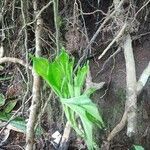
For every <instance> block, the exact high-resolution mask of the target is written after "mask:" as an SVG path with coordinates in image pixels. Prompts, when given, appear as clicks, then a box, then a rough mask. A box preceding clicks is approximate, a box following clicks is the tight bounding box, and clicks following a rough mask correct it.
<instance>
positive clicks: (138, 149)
mask: <svg viewBox="0 0 150 150" xmlns="http://www.w3.org/2000/svg"><path fill="white" fill-rule="evenodd" d="M134 149H135V150H144V148H143V147H142V146H140V145H134Z"/></svg>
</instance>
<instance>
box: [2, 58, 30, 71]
mask: <svg viewBox="0 0 150 150" xmlns="http://www.w3.org/2000/svg"><path fill="white" fill-rule="evenodd" d="M7 62H12V63H17V64H20V65H22V66H24V67H28V68H29V69H30V70H32V67H31V66H29V65H28V64H26V63H25V62H24V61H23V60H21V59H18V58H14V57H2V58H0V64H2V63H7Z"/></svg>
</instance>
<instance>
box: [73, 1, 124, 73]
mask: <svg viewBox="0 0 150 150" xmlns="http://www.w3.org/2000/svg"><path fill="white" fill-rule="evenodd" d="M124 1H125V0H121V2H120V3H119V5H118V7H117V8H116V9H115V10H114V11H113V12H112V13H111V14H108V15H107V16H106V18H105V20H104V21H103V22H102V24H101V25H100V27H99V28H98V29H97V31H96V32H95V34H94V35H93V37H92V39H91V40H90V42H89V43H88V45H87V47H86V49H85V50H84V54H83V56H82V57H81V58H80V59H79V61H78V64H77V65H76V67H75V69H74V70H75V71H76V70H77V68H78V67H79V65H80V64H81V63H82V61H83V60H84V59H85V57H86V54H87V52H88V49H89V47H90V46H91V44H92V43H93V42H94V41H95V39H96V37H97V36H98V34H99V33H100V31H101V30H102V28H103V27H104V25H105V24H106V23H107V22H108V21H109V20H110V19H111V18H112V17H113V16H114V15H115V13H116V12H117V11H118V9H119V8H120V7H121V6H122V5H123V3H124Z"/></svg>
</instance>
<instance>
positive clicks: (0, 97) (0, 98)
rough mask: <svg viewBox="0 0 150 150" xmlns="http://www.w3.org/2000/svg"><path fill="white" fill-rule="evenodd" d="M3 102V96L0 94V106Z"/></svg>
mask: <svg viewBox="0 0 150 150" xmlns="http://www.w3.org/2000/svg"><path fill="white" fill-rule="evenodd" d="M4 104H5V97H4V95H3V94H0V107H1V106H3V105H4Z"/></svg>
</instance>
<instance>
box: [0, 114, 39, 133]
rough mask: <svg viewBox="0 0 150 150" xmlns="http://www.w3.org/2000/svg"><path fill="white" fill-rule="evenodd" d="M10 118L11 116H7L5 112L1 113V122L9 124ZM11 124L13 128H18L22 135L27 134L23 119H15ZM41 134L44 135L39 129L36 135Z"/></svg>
mask: <svg viewBox="0 0 150 150" xmlns="http://www.w3.org/2000/svg"><path fill="white" fill-rule="evenodd" d="M10 118H11V115H10V114H6V113H5V112H0V120H2V121H5V122H7V121H9V119H10ZM9 124H10V125H11V126H13V127H15V128H17V129H18V131H20V132H22V133H26V122H25V119H23V118H21V117H16V118H15V119H13V120H11V121H10V123H9ZM40 134H42V129H41V128H37V130H36V135H40Z"/></svg>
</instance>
